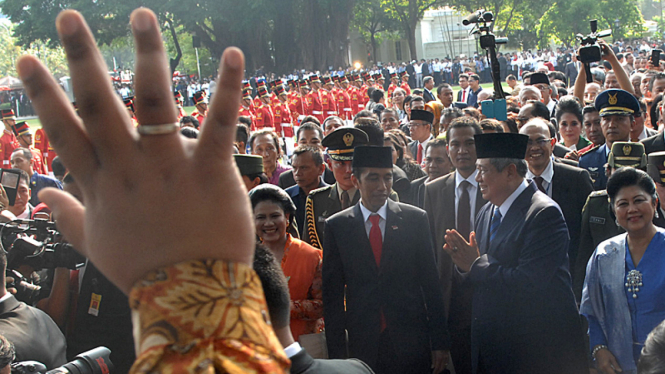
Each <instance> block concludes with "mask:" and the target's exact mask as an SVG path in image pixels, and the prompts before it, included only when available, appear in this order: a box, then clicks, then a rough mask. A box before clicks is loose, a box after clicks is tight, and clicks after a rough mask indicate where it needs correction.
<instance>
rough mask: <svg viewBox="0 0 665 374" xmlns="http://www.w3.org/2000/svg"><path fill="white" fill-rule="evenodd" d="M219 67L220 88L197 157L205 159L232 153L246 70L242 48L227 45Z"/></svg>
mask: <svg viewBox="0 0 665 374" xmlns="http://www.w3.org/2000/svg"><path fill="white" fill-rule="evenodd" d="M219 70H220V74H219V77H218V78H217V91H215V95H214V96H213V98H212V103H210V108H209V110H208V118H206V121H205V125H203V130H202V132H201V137H200V138H199V147H198V148H197V157H198V158H199V159H203V160H206V161H208V160H211V159H212V160H227V159H228V158H230V156H231V154H232V149H233V142H234V141H235V136H236V135H235V134H236V121H237V120H238V106H239V105H240V94H241V89H242V77H243V72H244V70H245V57H244V55H243V53H242V51H240V50H239V49H238V48H234V47H231V48H227V49H226V50H225V51H224V54H223V55H222V61H221V63H220V69H219Z"/></svg>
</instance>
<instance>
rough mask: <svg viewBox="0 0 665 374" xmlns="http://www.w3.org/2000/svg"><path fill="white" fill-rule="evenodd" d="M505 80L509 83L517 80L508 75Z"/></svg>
mask: <svg viewBox="0 0 665 374" xmlns="http://www.w3.org/2000/svg"><path fill="white" fill-rule="evenodd" d="M506 79H507V80H509V81H516V80H517V78H515V76H514V75H512V74H508V76H507V77H506Z"/></svg>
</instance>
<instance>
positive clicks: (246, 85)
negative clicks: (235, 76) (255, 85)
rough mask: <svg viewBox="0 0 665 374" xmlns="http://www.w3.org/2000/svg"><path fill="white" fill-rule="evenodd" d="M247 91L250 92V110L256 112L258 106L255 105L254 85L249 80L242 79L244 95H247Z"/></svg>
mask: <svg viewBox="0 0 665 374" xmlns="http://www.w3.org/2000/svg"><path fill="white" fill-rule="evenodd" d="M246 92H249V99H250V103H249V110H250V111H251V112H252V113H254V111H255V109H256V108H255V107H254V100H253V99H252V85H251V84H250V83H249V81H242V95H243V96H245V93H246Z"/></svg>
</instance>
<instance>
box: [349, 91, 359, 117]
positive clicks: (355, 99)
mask: <svg viewBox="0 0 665 374" xmlns="http://www.w3.org/2000/svg"><path fill="white" fill-rule="evenodd" d="M347 92H348V94H349V97H350V98H351V114H352V116H355V115H356V114H358V112H359V111H360V106H359V105H358V104H359V103H360V94H359V93H358V89H357V88H356V87H354V86H349V88H348V91H347Z"/></svg>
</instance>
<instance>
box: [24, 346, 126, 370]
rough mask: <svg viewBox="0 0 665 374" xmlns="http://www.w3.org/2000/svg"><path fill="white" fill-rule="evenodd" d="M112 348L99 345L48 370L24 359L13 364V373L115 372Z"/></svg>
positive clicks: (41, 365) (35, 362) (37, 363)
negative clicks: (70, 360)
mask: <svg viewBox="0 0 665 374" xmlns="http://www.w3.org/2000/svg"><path fill="white" fill-rule="evenodd" d="M110 355H111V350H110V349H108V348H106V347H97V348H95V349H91V350H89V351H87V352H83V353H81V354H80V355H78V356H76V358H75V359H74V360H73V361H72V362H68V363H66V364H64V365H62V366H61V367H59V368H55V369H53V370H49V371H46V370H47V369H46V366H45V365H44V364H42V363H40V362H37V361H23V362H17V363H14V364H12V365H11V369H12V371H11V373H12V374H37V373H43V374H110V373H112V372H113V369H114V367H113V363H112V362H111V360H110V358H109V356H110Z"/></svg>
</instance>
